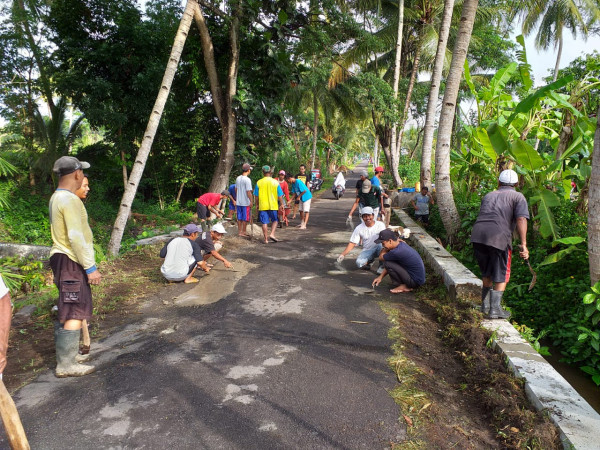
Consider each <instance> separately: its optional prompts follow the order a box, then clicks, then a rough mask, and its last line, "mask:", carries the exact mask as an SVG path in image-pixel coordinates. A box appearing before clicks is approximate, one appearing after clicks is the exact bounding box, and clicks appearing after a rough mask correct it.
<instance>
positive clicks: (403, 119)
mask: <svg viewBox="0 0 600 450" xmlns="http://www.w3.org/2000/svg"><path fill="white" fill-rule="evenodd" d="M422 32H423V30H420V32H419V39H418V41H417V48H416V50H415V59H414V60H413V68H412V71H411V73H410V80H409V81H408V89H407V90H406V100H405V101H404V109H403V110H402V117H400V130H399V131H400V133H399V135H398V143H397V147H398V148H397V150H396V151H397V153H398V155H400V151H401V150H402V140H403V139H404V126H405V125H406V122H407V121H408V108H410V101H411V99H412V94H413V91H414V89H415V83H416V81H417V75H418V73H419V66H420V63H421V52H422V50H423V41H422V38H421V37H420V36H421V33H422Z"/></svg>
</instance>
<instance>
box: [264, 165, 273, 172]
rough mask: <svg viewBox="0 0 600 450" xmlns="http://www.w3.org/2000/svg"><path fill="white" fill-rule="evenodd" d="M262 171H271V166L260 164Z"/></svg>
mask: <svg viewBox="0 0 600 450" xmlns="http://www.w3.org/2000/svg"><path fill="white" fill-rule="evenodd" d="M262 171H263V173H269V172H271V168H270V167H269V166H262Z"/></svg>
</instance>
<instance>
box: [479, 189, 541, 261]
mask: <svg viewBox="0 0 600 450" xmlns="http://www.w3.org/2000/svg"><path fill="white" fill-rule="evenodd" d="M518 217H525V218H526V219H529V210H528V209H527V200H525V196H524V195H523V194H521V193H520V192H517V191H515V188H513V187H510V186H500V187H499V188H498V190H496V191H493V192H490V193H489V194H487V195H486V196H485V197H483V200H482V201H481V208H480V209H479V216H477V220H476V221H475V225H473V232H472V233H471V242H477V243H479V244H484V245H489V246H490V247H494V248H497V249H498V250H506V249H510V248H512V233H513V231H515V228H516V227H517V218H518Z"/></svg>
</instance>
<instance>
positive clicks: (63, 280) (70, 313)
mask: <svg viewBox="0 0 600 450" xmlns="http://www.w3.org/2000/svg"><path fill="white" fill-rule="evenodd" d="M50 267H51V268H52V273H53V274H54V284H56V287H57V288H58V320H59V321H60V322H61V323H62V322H64V321H65V320H70V319H73V320H83V319H85V320H88V321H89V320H90V319H91V318H92V288H91V287H90V283H89V282H88V276H87V274H86V273H85V270H84V269H83V267H81V265H80V264H77V263H76V262H75V261H73V260H72V259H70V258H69V257H68V256H67V255H65V254H64V253H55V254H54V255H52V256H51V257H50Z"/></svg>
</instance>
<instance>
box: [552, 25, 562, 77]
mask: <svg viewBox="0 0 600 450" xmlns="http://www.w3.org/2000/svg"><path fill="white" fill-rule="evenodd" d="M562 49H563V37H562V32H561V33H560V36H559V38H558V53H557V54H556V64H555V65H554V75H553V76H552V82H555V81H556V80H557V78H558V70H559V68H560V58H561V56H562Z"/></svg>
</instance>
